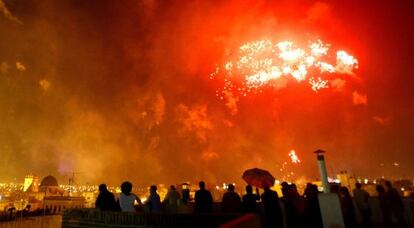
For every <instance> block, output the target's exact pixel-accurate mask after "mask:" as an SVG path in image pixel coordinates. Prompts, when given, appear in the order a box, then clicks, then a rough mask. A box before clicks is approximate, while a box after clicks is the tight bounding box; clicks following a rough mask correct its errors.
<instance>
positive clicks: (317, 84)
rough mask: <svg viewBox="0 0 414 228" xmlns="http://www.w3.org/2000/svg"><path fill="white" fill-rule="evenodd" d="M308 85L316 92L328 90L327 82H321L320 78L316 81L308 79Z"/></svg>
mask: <svg viewBox="0 0 414 228" xmlns="http://www.w3.org/2000/svg"><path fill="white" fill-rule="evenodd" d="M309 84H310V85H311V86H312V90H313V91H315V92H318V91H319V90H320V89H324V88H328V87H329V86H328V80H322V79H321V78H320V77H319V78H317V79H316V80H315V79H314V78H310V79H309Z"/></svg>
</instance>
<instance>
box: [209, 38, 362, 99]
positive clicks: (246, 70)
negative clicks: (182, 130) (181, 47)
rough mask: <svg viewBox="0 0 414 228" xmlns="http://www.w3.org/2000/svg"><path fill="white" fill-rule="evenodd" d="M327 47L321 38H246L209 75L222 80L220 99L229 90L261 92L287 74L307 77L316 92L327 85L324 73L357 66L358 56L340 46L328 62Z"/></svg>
mask: <svg viewBox="0 0 414 228" xmlns="http://www.w3.org/2000/svg"><path fill="white" fill-rule="evenodd" d="M329 49H330V44H325V43H323V42H322V41H321V40H317V41H315V42H309V43H308V45H307V46H306V47H305V48H300V47H298V46H297V45H296V44H295V43H293V42H291V41H283V42H279V43H273V42H271V41H269V40H260V41H255V42H249V43H246V44H244V45H242V46H241V47H240V48H239V50H238V52H237V53H236V54H235V55H233V56H230V60H229V61H227V62H225V63H224V64H223V65H221V66H217V68H216V70H215V71H214V72H213V73H211V75H210V77H211V78H212V79H214V78H219V79H222V80H223V81H224V86H223V88H222V90H218V91H217V96H220V97H221V98H222V99H223V94H225V93H226V92H229V91H230V92H237V93H239V94H240V95H242V96H247V94H249V93H251V92H262V89H263V88H264V87H266V86H270V87H275V88H278V87H280V84H281V83H285V82H286V79H287V78H289V77H291V78H293V79H295V80H296V81H297V82H302V81H305V80H307V81H308V83H309V84H310V87H311V89H312V90H313V91H315V92H318V91H319V90H321V89H324V88H328V82H329V80H328V79H326V78H324V76H325V75H327V74H333V73H339V74H352V70H353V69H355V68H358V60H357V59H355V58H354V57H353V56H351V55H349V54H348V53H346V52H345V51H342V50H341V51H337V52H336V62H335V63H330V62H329V60H330V59H331V55H330V54H329ZM331 61H332V60H331Z"/></svg>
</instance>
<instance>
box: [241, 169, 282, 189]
mask: <svg viewBox="0 0 414 228" xmlns="http://www.w3.org/2000/svg"><path fill="white" fill-rule="evenodd" d="M242 178H243V180H245V181H246V182H247V184H250V185H252V186H254V187H258V188H264V187H266V186H268V187H271V186H273V185H274V183H275V178H274V177H273V176H272V174H270V172H269V171H267V170H263V169H258V168H254V169H248V170H246V171H244V173H243V176H242Z"/></svg>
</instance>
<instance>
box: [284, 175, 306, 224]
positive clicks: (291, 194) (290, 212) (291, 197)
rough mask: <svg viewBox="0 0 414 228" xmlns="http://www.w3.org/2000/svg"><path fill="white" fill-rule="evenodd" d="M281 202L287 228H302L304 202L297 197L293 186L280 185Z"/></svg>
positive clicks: (297, 194)
mask: <svg viewBox="0 0 414 228" xmlns="http://www.w3.org/2000/svg"><path fill="white" fill-rule="evenodd" d="M282 193H283V197H282V201H283V204H284V207H285V215H286V223H287V225H288V227H290V228H291V227H302V223H303V217H304V212H305V202H304V201H303V200H302V197H301V196H300V195H299V193H298V191H297V188H296V185H295V184H291V185H289V184H287V183H286V182H283V183H282Z"/></svg>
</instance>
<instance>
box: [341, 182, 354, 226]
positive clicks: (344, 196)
mask: <svg viewBox="0 0 414 228" xmlns="http://www.w3.org/2000/svg"><path fill="white" fill-rule="evenodd" d="M339 200H340V202H341V209H342V216H343V218H344V223H345V227H346V228H353V227H356V226H357V223H356V219H355V209H354V202H353V201H352V197H351V194H349V190H348V188H347V187H340V188H339Z"/></svg>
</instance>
